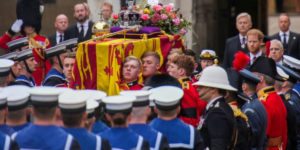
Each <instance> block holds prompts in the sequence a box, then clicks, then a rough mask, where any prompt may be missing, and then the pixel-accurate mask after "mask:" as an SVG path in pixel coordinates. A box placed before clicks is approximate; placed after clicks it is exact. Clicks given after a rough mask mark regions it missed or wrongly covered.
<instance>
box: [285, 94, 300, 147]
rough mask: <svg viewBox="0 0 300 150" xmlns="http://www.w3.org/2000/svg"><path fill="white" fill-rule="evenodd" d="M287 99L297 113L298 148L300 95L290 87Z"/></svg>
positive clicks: (298, 145) (299, 139) (298, 142)
mask: <svg viewBox="0 0 300 150" xmlns="http://www.w3.org/2000/svg"><path fill="white" fill-rule="evenodd" d="M285 99H286V100H287V101H288V102H289V103H290V104H291V105H292V108H293V109H294V111H295V114H296V115H295V116H296V125H297V127H296V128H297V131H296V132H297V148H298V149H300V96H299V95H298V93H297V91H296V90H295V89H290V90H288V91H287V92H286V93H285Z"/></svg>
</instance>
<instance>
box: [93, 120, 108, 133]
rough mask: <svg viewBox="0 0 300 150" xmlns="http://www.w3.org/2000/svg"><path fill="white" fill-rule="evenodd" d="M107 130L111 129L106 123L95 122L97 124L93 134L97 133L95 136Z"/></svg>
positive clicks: (94, 126)
mask: <svg viewBox="0 0 300 150" xmlns="http://www.w3.org/2000/svg"><path fill="white" fill-rule="evenodd" d="M107 129H109V127H108V126H107V125H106V124H105V123H103V122H102V121H100V120H97V121H95V123H94V125H93V127H92V132H93V133H95V134H98V133H100V132H103V131H105V130H107Z"/></svg>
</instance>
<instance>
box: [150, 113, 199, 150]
mask: <svg viewBox="0 0 300 150" xmlns="http://www.w3.org/2000/svg"><path fill="white" fill-rule="evenodd" d="M149 126H150V127H152V128H154V129H155V130H157V131H159V132H161V133H162V134H163V135H165V136H166V137H167V139H168V142H169V146H170V148H171V149H204V144H203V141H202V138H201V136H200V134H199V132H196V129H195V128H194V127H193V126H192V125H189V124H186V123H184V122H183V121H181V120H180V119H179V118H175V119H172V120H162V119H160V118H156V119H153V120H152V121H151V123H150V124H149Z"/></svg>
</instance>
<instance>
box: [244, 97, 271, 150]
mask: <svg viewBox="0 0 300 150" xmlns="http://www.w3.org/2000/svg"><path fill="white" fill-rule="evenodd" d="M250 99H251V100H250V101H248V102H247V103H245V104H244V105H243V106H242V111H243V113H245V114H246V115H247V117H248V122H249V124H250V126H251V130H252V138H251V147H252V150H263V149H264V147H265V146H266V140H267V137H266V130H267V123H268V116H267V112H266V110H265V107H264V105H263V104H262V103H261V102H259V100H258V98H257V95H256V94H253V95H251V96H250Z"/></svg>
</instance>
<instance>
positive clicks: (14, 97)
mask: <svg viewBox="0 0 300 150" xmlns="http://www.w3.org/2000/svg"><path fill="white" fill-rule="evenodd" d="M29 90H30V88H29V87H27V86H24V85H13V86H8V87H5V88H4V89H3V92H5V93H6V94H7V108H8V111H7V115H6V124H7V125H8V126H10V127H11V128H12V129H14V131H15V132H17V131H20V130H22V129H24V128H25V127H27V126H29V125H30V124H31V123H29V122H27V120H26V117H27V114H28V112H29V110H28V108H27V106H28V103H29V96H30V95H29ZM16 91H18V94H16Z"/></svg>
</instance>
